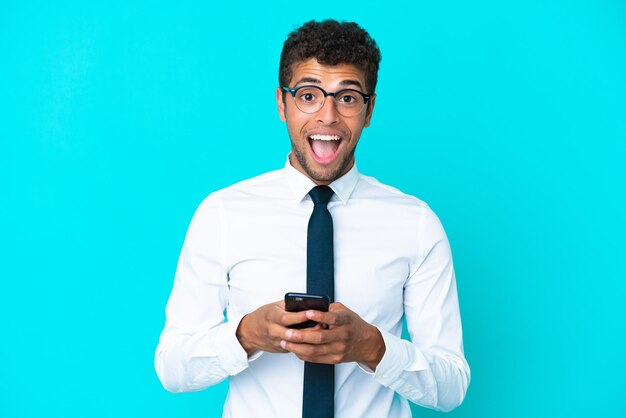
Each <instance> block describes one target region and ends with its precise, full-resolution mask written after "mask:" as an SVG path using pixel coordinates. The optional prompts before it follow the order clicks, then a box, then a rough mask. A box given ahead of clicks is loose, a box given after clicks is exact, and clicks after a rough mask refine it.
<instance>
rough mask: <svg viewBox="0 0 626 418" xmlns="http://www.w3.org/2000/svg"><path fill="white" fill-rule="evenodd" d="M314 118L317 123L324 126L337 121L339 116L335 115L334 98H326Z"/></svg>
mask: <svg viewBox="0 0 626 418" xmlns="http://www.w3.org/2000/svg"><path fill="white" fill-rule="evenodd" d="M316 117H317V121H318V122H320V123H323V124H324V125H332V124H334V123H337V122H338V121H339V114H338V113H337V105H336V103H335V98H334V97H332V96H328V97H326V100H325V101H324V105H323V106H322V108H321V109H320V110H318V111H317V113H316Z"/></svg>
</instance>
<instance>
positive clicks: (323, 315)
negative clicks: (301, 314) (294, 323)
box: [305, 310, 344, 325]
mask: <svg viewBox="0 0 626 418" xmlns="http://www.w3.org/2000/svg"><path fill="white" fill-rule="evenodd" d="M305 314H306V318H307V319H312V320H313V321H315V322H319V323H322V324H327V325H341V324H342V323H343V322H344V321H343V318H342V315H340V313H339V312H322V311H313V310H309V311H305Z"/></svg>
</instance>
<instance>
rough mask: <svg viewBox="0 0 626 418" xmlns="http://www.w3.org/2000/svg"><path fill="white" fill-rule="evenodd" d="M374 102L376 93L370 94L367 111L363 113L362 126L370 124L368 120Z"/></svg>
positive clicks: (372, 110) (370, 118)
mask: <svg viewBox="0 0 626 418" xmlns="http://www.w3.org/2000/svg"><path fill="white" fill-rule="evenodd" d="M375 104H376V95H375V94H372V97H370V100H369V103H368V106H367V113H365V123H364V124H363V127H365V128H367V127H368V126H370V121H371V120H372V113H373V112H374V105H375Z"/></svg>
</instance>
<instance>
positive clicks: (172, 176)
mask: <svg viewBox="0 0 626 418" xmlns="http://www.w3.org/2000/svg"><path fill="white" fill-rule="evenodd" d="M327 17H334V18H337V19H348V20H356V21H358V22H360V23H361V24H362V25H363V26H364V27H365V28H366V29H367V30H368V31H369V32H370V33H371V35H372V36H373V37H374V38H375V39H376V40H377V41H378V43H379V45H380V47H381V50H382V52H383V61H382V64H381V71H380V74H379V87H378V89H377V93H378V99H377V107H376V111H375V114H374V118H373V121H372V126H371V127H370V128H369V129H368V130H366V131H365V133H364V136H363V137H362V139H361V143H360V146H359V150H358V153H357V155H358V163H359V168H360V169H361V171H362V172H364V173H366V174H369V175H373V176H375V177H377V178H378V179H379V180H381V181H383V182H385V183H388V184H391V185H394V186H396V187H398V188H400V189H401V190H403V191H405V192H407V193H410V194H414V195H416V196H418V197H420V198H421V199H423V200H425V201H426V202H428V203H429V204H430V205H431V206H432V207H433V209H434V210H435V211H436V212H437V213H438V214H439V216H440V217H441V219H442V221H443V223H444V225H445V227H446V230H447V232H448V235H449V238H450V241H451V244H452V248H453V252H454V256H455V264H456V269H457V280H458V286H459V295H460V301H461V311H462V316H463V323H464V334H465V349H466V356H467V358H468V360H469V362H470V365H471V368H472V382H471V385H470V388H469V392H468V395H467V398H466V401H465V403H464V404H463V405H462V406H461V407H460V408H458V409H457V410H455V411H454V412H452V413H450V414H449V416H450V417H481V418H484V417H536V416H545V417H548V416H568V417H583V416H597V417H623V416H626V406H625V405H624V401H623V399H624V376H625V373H626V360H625V359H626V356H625V355H624V345H623V344H624V336H625V335H626V326H625V325H624V318H625V315H624V308H623V307H624V297H625V296H626V285H625V280H624V279H625V278H626V272H625V268H624V261H623V260H624V250H625V248H624V247H625V246H624V244H623V235H624V233H625V232H626V228H625V227H626V222H625V215H624V203H626V202H625V199H624V192H625V183H626V182H625V179H626V170H625V168H624V167H625V165H626V164H624V160H625V157H626V145H625V143H626V99H625V98H626V24H625V22H626V3H624V2H623V1H618V0H613V1H610V0H578V1H565V0H553V1H547V0H544V1H539V0H524V1H512V2H502V1H495V0H494V1H487V0H478V1H473V2H467V1H441V2H397V3H394V2H382V3H381V2H376V3H368V2H352V1H341V2H336V1H332V2H324V1H321V2H315V3H294V2H290V1H275V2H269V3H267V2H261V3H257V2H242V3H237V2H232V3H229V4H226V3H225V2H215V3H214V4H210V3H209V2H199V1H198V2H188V1H177V2H171V3H160V2H149V1H141V2H139V1H138V2H126V1H110V2H93V3H91V2H75V3H71V2H66V1H57V2H40V3H35V2H17V1H2V2H1V3H0V120H1V123H0V146H1V148H0V190H1V193H0V199H1V203H0V246H1V253H0V254H1V255H0V260H1V261H0V263H1V264H0V277H1V288H2V291H1V295H2V298H1V303H0V318H2V319H1V320H0V324H1V325H0V330H1V334H0V338H1V339H2V343H1V344H0V360H1V364H2V365H1V367H0V370H1V371H0V394H1V395H0V416H1V417H11V418H13V417H83V416H88V417H139V416H150V417H168V418H169V417H178V416H187V415H189V416H194V417H199V416H206V417H218V416H221V408H222V402H223V398H224V396H225V393H226V385H225V384H220V385H218V386H216V387H212V388H209V389H207V390H205V391H202V392H199V393H193V394H182V395H173V394H170V393H167V392H166V391H165V390H164V389H162V387H161V386H160V384H159V382H158V380H157V378H156V375H155V372H154V369H153V354H154V349H155V347H156V344H157V341H158V336H159V333H160V331H161V329H162V326H163V322H164V308H165V303H166V300H167V297H168V295H169V291H170V289H171V285H172V280H173V276H174V271H175V266H176V261H177V258H178V253H179V251H180V247H181V245H182V241H183V238H184V234H185V231H186V228H187V225H188V222H189V220H190V218H191V215H192V214H193V211H194V210H195V208H196V206H197V205H198V204H199V202H200V201H201V200H202V198H203V197H204V196H206V195H207V194H208V193H210V192H211V191H214V190H216V189H219V188H221V187H224V186H227V185H229V184H231V183H233V182H235V181H238V180H241V179H245V178H248V177H252V176H254V175H257V174H259V173H262V172H265V171H268V170H272V169H275V168H280V167H281V166H282V165H283V164H284V160H285V156H286V154H287V152H288V150H289V142H288V138H287V134H286V129H285V127H284V125H283V124H282V123H281V122H280V121H279V119H278V116H277V112H276V108H275V101H274V89H275V87H276V85H277V69H278V60H279V54H280V49H281V47H282V42H283V41H284V39H285V37H286V35H287V34H288V33H289V32H290V31H291V30H292V29H293V28H294V27H295V26H296V25H297V24H301V23H303V22H304V21H306V20H309V19H312V18H316V19H321V18H327ZM413 409H414V415H415V416H416V417H433V416H440V415H441V414H439V413H436V412H432V411H428V410H425V409H422V408H419V407H414V408H413Z"/></svg>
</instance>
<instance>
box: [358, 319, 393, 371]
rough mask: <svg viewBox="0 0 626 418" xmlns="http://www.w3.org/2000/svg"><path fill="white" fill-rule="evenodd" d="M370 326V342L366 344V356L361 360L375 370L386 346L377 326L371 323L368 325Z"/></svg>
mask: <svg viewBox="0 0 626 418" xmlns="http://www.w3.org/2000/svg"><path fill="white" fill-rule="evenodd" d="M370 327H371V328H370V329H371V334H370V337H369V338H370V344H368V346H369V347H370V349H369V350H368V353H367V354H368V358H367V359H366V361H364V362H363V364H365V365H366V366H367V367H369V368H370V369H372V370H376V367H378V365H379V364H380V361H381V360H382V359H383V356H384V355H385V351H386V349H387V348H386V347H385V340H384V339H383V336H382V334H381V333H380V331H379V330H378V328H376V327H375V326H373V325H370Z"/></svg>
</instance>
